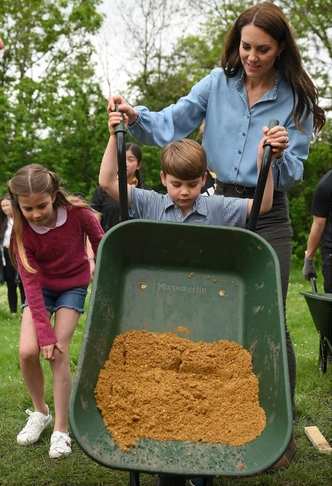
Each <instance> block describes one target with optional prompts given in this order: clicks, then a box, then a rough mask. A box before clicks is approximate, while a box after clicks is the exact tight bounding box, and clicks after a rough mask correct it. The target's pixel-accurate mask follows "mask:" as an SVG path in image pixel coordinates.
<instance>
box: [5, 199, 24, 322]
mask: <svg viewBox="0 0 332 486" xmlns="http://www.w3.org/2000/svg"><path fill="white" fill-rule="evenodd" d="M12 228H13V209H12V203H11V201H10V197H9V195H8V194H6V195H5V196H3V198H2V199H1V208H0V251H1V255H0V258H1V259H2V265H3V282H6V283H7V297H8V304H9V309H10V312H11V314H12V315H13V316H16V313H17V304H18V302H17V301H18V299H17V287H18V288H19V291H20V297H21V304H23V303H24V301H25V293H24V288H23V284H22V282H21V279H20V276H19V273H18V272H17V270H16V268H15V267H14V266H13V264H12V262H11V259H10V256H9V244H10V237H11V233H12Z"/></svg>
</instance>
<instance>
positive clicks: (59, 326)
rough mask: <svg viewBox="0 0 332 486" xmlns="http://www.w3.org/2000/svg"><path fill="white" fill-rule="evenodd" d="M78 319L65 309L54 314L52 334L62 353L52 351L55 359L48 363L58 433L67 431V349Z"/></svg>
mask: <svg viewBox="0 0 332 486" xmlns="http://www.w3.org/2000/svg"><path fill="white" fill-rule="evenodd" d="M79 317H80V313H79V312H77V311H76V310H74V309H68V308H66V307H62V308H60V309H59V310H57V311H56V313H55V319H54V332H55V334H56V336H57V338H58V342H59V343H60V344H61V346H62V348H63V353H60V352H59V351H58V350H57V349H55V350H54V357H55V359H54V360H53V361H51V362H50V365H51V369H52V373H53V396H54V411H55V424H54V430H55V431H59V432H67V431H68V409H69V402H70V395H71V391H72V375H71V371H70V360H69V348H70V342H71V339H72V336H73V334H74V331H75V328H76V325H77V322H78V319H79Z"/></svg>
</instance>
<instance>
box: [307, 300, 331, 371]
mask: <svg viewBox="0 0 332 486" xmlns="http://www.w3.org/2000/svg"><path fill="white" fill-rule="evenodd" d="M301 294H302V295H304V297H305V300H306V303H307V306H308V307H309V311H310V314H311V317H312V320H313V321H314V324H315V327H316V330H317V332H318V334H319V369H320V370H321V371H322V372H323V373H325V372H326V370H327V364H328V356H329V355H332V294H328V293H322V292H316V291H313V292H305V291H301Z"/></svg>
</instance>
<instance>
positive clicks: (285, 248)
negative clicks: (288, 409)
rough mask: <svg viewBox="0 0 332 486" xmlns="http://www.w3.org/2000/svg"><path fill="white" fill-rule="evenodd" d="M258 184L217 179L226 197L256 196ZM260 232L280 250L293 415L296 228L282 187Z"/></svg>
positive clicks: (262, 218)
mask: <svg viewBox="0 0 332 486" xmlns="http://www.w3.org/2000/svg"><path fill="white" fill-rule="evenodd" d="M254 191H255V188H243V187H242V186H241V187H240V188H239V187H238V186H234V185H233V184H232V185H231V184H223V183H219V182H218V183H217V188H216V191H215V194H217V195H224V196H225V197H240V198H250V199H252V198H253V197H254ZM256 233H257V234H259V235H260V236H261V237H262V238H264V239H265V240H266V241H267V242H268V243H270V245H271V246H272V248H273V249H274V251H275V252H276V254H277V257H278V260H279V265H280V273H281V285H282V297H283V306H284V316H285V333H286V346H287V359H288V369H289V382H290V393H291V400H292V409H293V417H294V419H295V417H296V407H295V401H294V395H295V385H296V358H295V353H294V348H293V343H292V340H291V337H290V334H289V331H288V329H287V321H286V299H287V291H288V284H289V275H290V267H291V256H292V237H293V230H292V226H291V221H290V219H289V206H288V198H287V194H286V193H284V192H280V191H274V197H273V205H272V208H271V210H270V211H269V212H268V213H266V214H263V215H261V216H259V217H258V221H257V225H256Z"/></svg>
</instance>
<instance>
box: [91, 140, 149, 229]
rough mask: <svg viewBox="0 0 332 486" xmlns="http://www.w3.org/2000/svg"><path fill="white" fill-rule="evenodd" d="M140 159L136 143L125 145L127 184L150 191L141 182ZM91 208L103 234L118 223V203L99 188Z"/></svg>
mask: <svg viewBox="0 0 332 486" xmlns="http://www.w3.org/2000/svg"><path fill="white" fill-rule="evenodd" d="M142 158H143V157H142V150H141V148H140V147H139V146H138V145H137V144H136V143H129V142H128V143H126V165H127V183H128V184H130V185H131V186H135V187H137V188H138V189H151V188H150V187H149V186H147V185H146V184H144V183H143V181H142V176H141V172H140V169H141V167H142ZM91 207H92V208H93V209H95V210H96V211H97V212H98V214H99V215H100V218H101V219H100V224H101V226H102V228H103V230H104V231H105V233H106V232H107V231H108V230H109V229H111V228H113V226H115V225H116V224H119V223H120V205H119V202H118V201H117V200H115V199H114V198H112V197H111V196H110V195H109V194H107V192H105V191H104V189H103V188H102V187H100V186H98V187H96V189H95V191H94V193H93V196H92V200H91Z"/></svg>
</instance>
